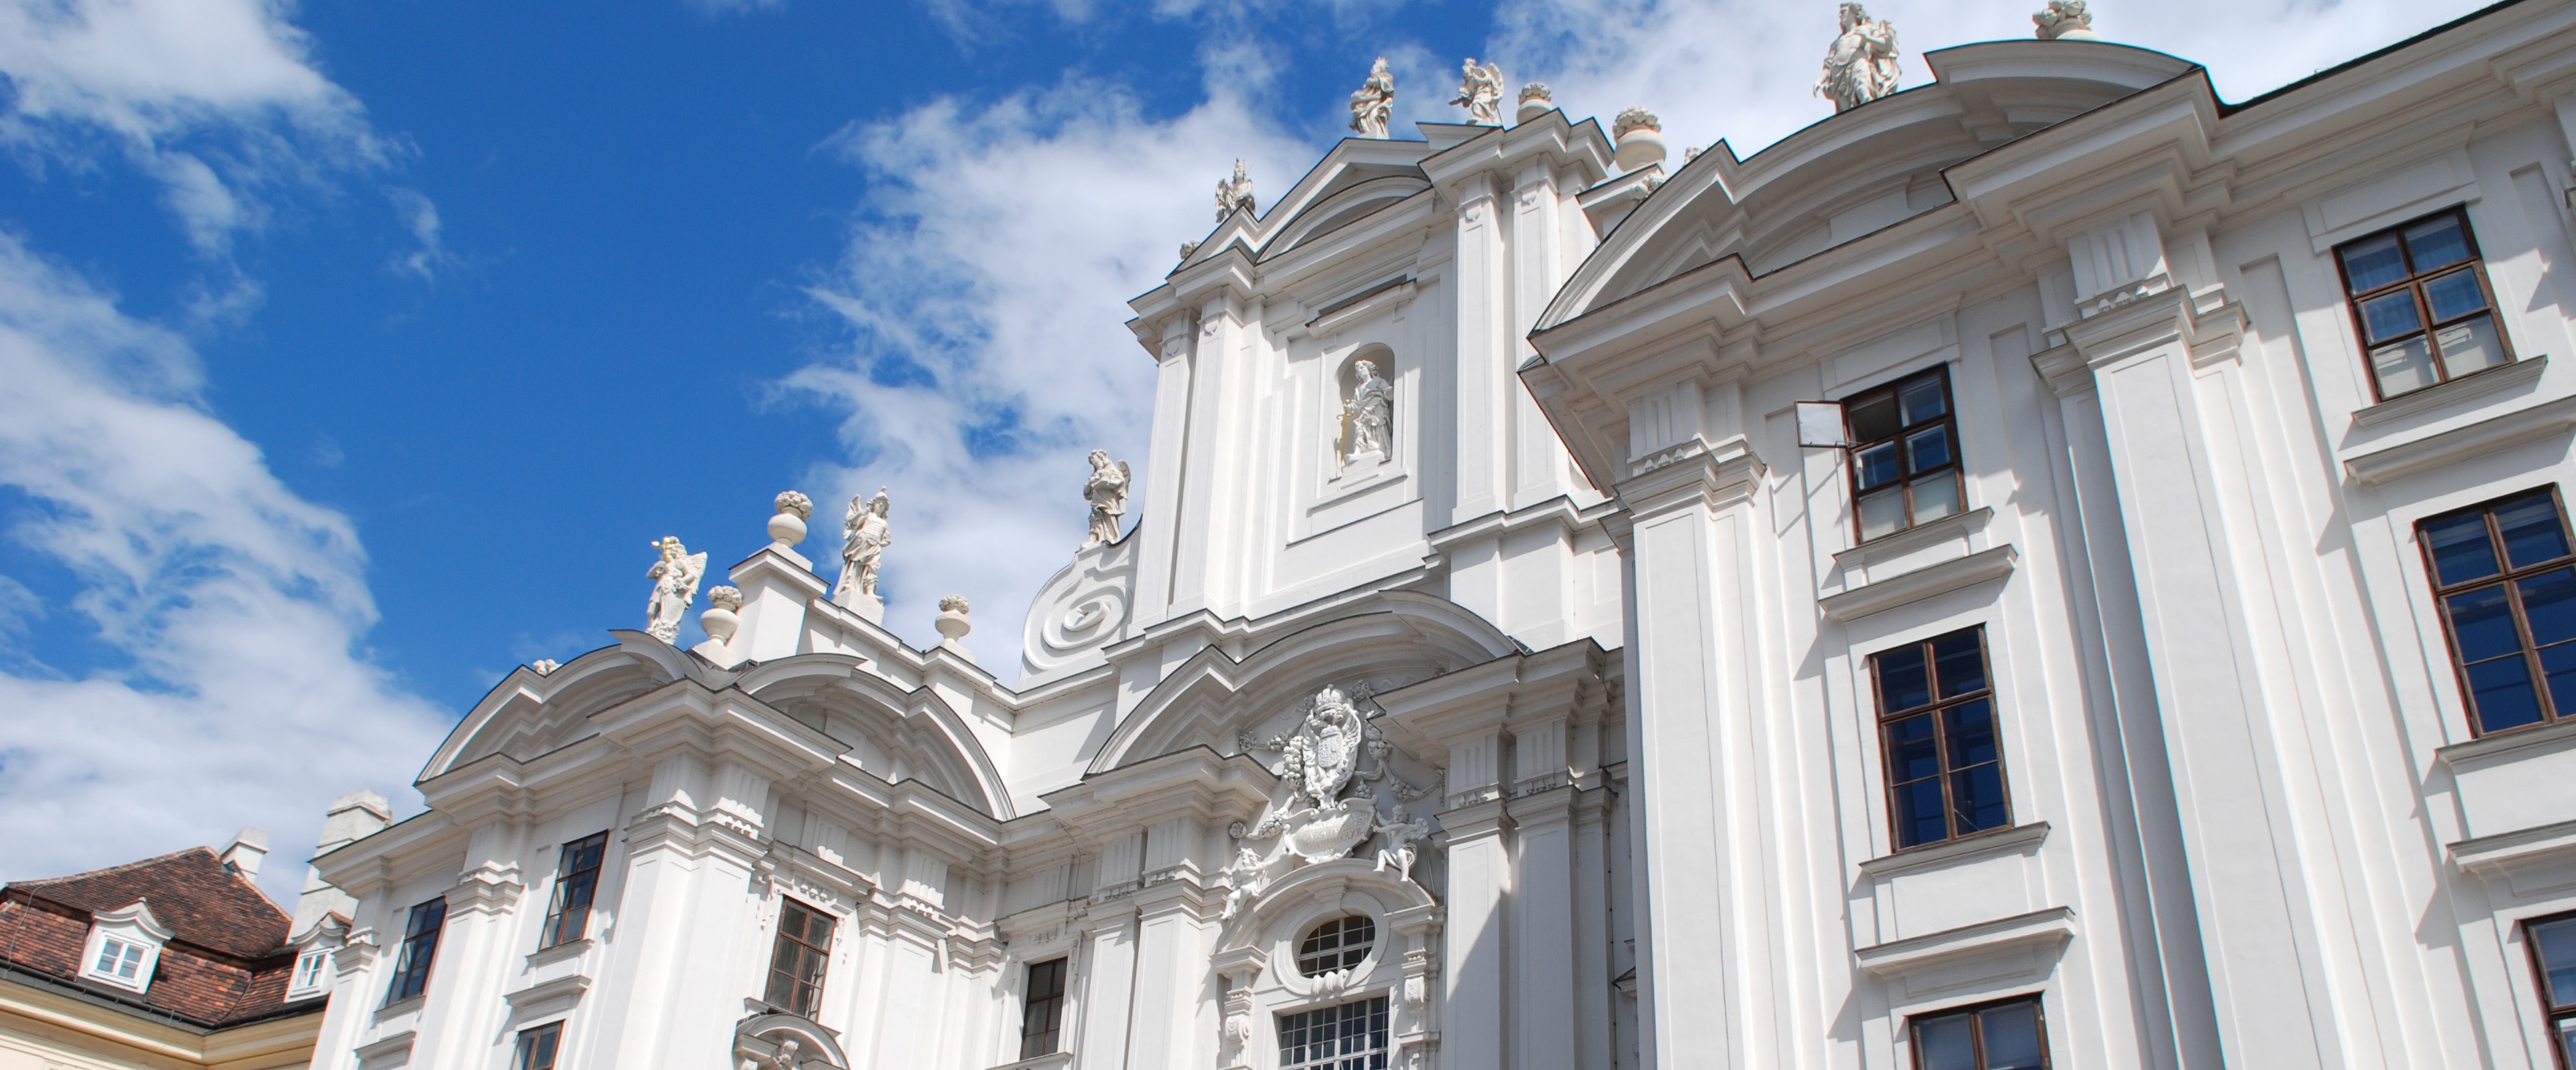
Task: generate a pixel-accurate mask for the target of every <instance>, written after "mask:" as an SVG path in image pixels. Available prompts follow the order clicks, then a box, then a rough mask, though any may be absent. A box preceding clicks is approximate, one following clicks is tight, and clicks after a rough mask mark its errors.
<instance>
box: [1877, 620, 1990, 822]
mask: <svg viewBox="0 0 2576 1070" xmlns="http://www.w3.org/2000/svg"><path fill="white" fill-rule="evenodd" d="M1970 632H1973V633H1975V634H1976V637H1977V659H1978V664H1979V666H1980V667H1981V668H1982V670H1983V671H1984V674H1985V686H1984V687H1982V688H1979V689H1977V690H1975V691H1971V692H1967V693H1964V694H1959V695H1950V696H1943V695H1942V694H1941V689H1940V680H1941V676H1940V668H1939V666H1938V664H1937V661H1936V659H1935V658H1934V657H1933V654H1932V648H1933V644H1935V643H1938V642H1940V641H1941V640H1944V639H1948V638H1951V637H1952V636H1956V635H1960V634H1963V633H1970ZM1908 647H1912V648H1915V649H1919V650H1921V651H1922V652H1923V671H1924V674H1925V675H1924V681H1925V688H1926V690H1927V691H1928V692H1929V693H1930V694H1931V696H1932V698H1931V700H1930V701H1927V702H1925V703H1923V704H1922V705H1919V706H1908V707H1905V708H1904V709H1901V710H1890V709H1888V708H1887V685H1886V683H1885V681H1884V680H1883V679H1882V678H1881V675H1880V665H1879V659H1881V658H1883V657H1885V656H1887V655H1889V654H1893V653H1897V652H1899V651H1902V650H1905V649H1906V648H1908ZM1868 663H1869V685H1870V702H1871V705H1872V706H1873V708H1874V710H1873V713H1872V715H1871V720H1872V726H1873V728H1874V730H1875V731H1876V732H1877V735H1878V770H1879V779H1880V791H1881V792H1882V794H1883V796H1884V798H1885V801H1886V805H1887V839H1888V846H1889V848H1890V849H1891V852H1892V853H1896V854H1902V853H1904V852H1907V851H1915V850H1921V849H1923V848H1926V847H1936V846H1939V845H1941V844H1945V843H1956V842H1958V841H1960V840H1964V839H1967V838H1969V837H1971V836H1982V835H1986V834H1988V833H1995V832H2002V831H2005V830H2007V829H2010V828H2012V827H2014V821H2013V802H2012V774H2011V763H2009V762H2007V761H2005V755H2004V730H2003V703H2002V702H2001V701H2000V700H1999V699H1998V697H1997V696H1996V694H1995V658H1994V647H1993V645H1992V644H1991V643H1989V642H1987V639H1986V626H1985V624H1983V623H1977V624H1971V625H1969V626H1967V627H1965V628H1953V629H1951V630H1949V631H1946V632H1940V633H1938V634H1934V635H1927V636H1923V637H1920V638H1917V639H1910V640H1907V641H1905V642H1902V643H1897V644H1895V645H1892V646H1888V647H1886V648H1883V649H1880V650H1875V651H1872V652H1870V654H1869V655H1868ZM1979 700H1983V701H1984V702H1985V703H1986V716H1987V717H1988V718H1989V719H1990V721H1991V723H1992V725H1993V728H1992V731H1993V732H1994V736H1995V760H1994V766H1995V782H1996V785H1997V787H1998V789H1999V790H2000V791H2002V792H2003V807H2004V819H2003V823H2002V824H1999V825H1994V826H1992V827H1989V828H1980V829H1969V830H1967V831H1964V832H1962V831H1959V829H1958V816H1959V808H1958V800H1957V798H1956V797H1955V796H1954V795H1953V793H1952V784H1951V778H1952V777H1953V776H1955V775H1956V774H1957V773H1959V772H1962V771H1964V770H1966V769H1969V768H1973V767H1974V765H1967V766H1954V765H1952V764H1951V761H1950V734H1949V732H1947V731H1945V730H1944V726H1943V723H1942V715H1943V714H1944V713H1946V712H1947V711H1949V710H1951V709H1953V708H1956V707H1959V706H1965V705H1967V704H1969V703H1971V702H1976V701H1979ZM1916 717H1930V718H1932V719H1933V720H1932V741H1933V747H1934V748H1935V749H1934V752H1933V753H1934V754H1935V755H1936V760H1937V761H1939V762H1940V763H1941V771H1940V773H1939V774H1937V776H1938V778H1939V780H1940V781H1941V826H1942V828H1943V829H1944V830H1946V831H1947V832H1948V834H1947V835H1945V836H1943V837H1941V838H1940V839H1937V840H1924V841H1922V842H1920V843H1906V842H1905V830H1904V827H1903V826H1902V825H1900V824H1899V823H1898V820H1897V813H1898V809H1899V808H1898V805H1897V797H1896V790H1897V788H1898V786H1899V782H1898V781H1897V779H1896V771H1897V769H1896V754H1895V748H1894V741H1893V739H1892V738H1891V737H1890V735H1889V733H1888V729H1889V727H1890V726H1891V725H1893V724H1895V723H1896V722H1898V721H1904V720H1910V719H1912V718H1916ZM1974 764H1984V763H1974ZM1918 779H1919V778H1918ZM1903 783H1906V784H1912V783H1915V781H1913V780H1908V781H1904V782H1903Z"/></svg>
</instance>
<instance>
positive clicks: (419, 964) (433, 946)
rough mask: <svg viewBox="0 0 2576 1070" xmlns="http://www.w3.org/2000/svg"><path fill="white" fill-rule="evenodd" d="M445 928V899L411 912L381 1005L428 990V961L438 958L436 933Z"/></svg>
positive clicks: (437, 899) (444, 897)
mask: <svg viewBox="0 0 2576 1070" xmlns="http://www.w3.org/2000/svg"><path fill="white" fill-rule="evenodd" d="M446 927H447V897H446V896H440V897H438V898H436V899H432V900H430V901H429V902H426V903H422V904H420V905H419V906H416V907H413V908H411V920H410V921H408V922H405V923H404V924H403V942H402V957H400V958H398V959H395V960H394V983H393V987H392V988H389V989H387V990H386V991H385V1002H387V1003H400V1002H402V1001H403V1000H407V999H410V998H412V997H413V996H417V995H419V994H421V993H422V992H425V991H427V990H428V989H429V960H431V959H433V958H436V957H438V933H439V930H441V929H444V928H446Z"/></svg>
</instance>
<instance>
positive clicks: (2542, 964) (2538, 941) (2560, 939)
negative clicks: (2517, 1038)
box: [2522, 914, 2576, 1070]
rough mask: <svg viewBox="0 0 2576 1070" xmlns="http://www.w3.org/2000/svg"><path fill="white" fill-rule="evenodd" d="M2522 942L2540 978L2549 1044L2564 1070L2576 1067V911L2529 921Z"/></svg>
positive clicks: (2543, 1012) (2532, 967) (2526, 923)
mask: <svg viewBox="0 0 2576 1070" xmlns="http://www.w3.org/2000/svg"><path fill="white" fill-rule="evenodd" d="M2522 942H2523V944H2524V945H2526V946H2527V947H2528V948H2529V949H2530V951H2531V972H2532V973H2534V974H2536V975H2538V976H2539V978H2540V1009H2541V1013H2542V1014H2544V1015H2546V1016H2547V1017H2548V1019H2549V1047H2550V1050H2552V1051H2555V1052H2557V1053H2558V1066H2559V1068H2560V1070H2567V1068H2569V1067H2576V914H2561V915H2559V916H2557V917H2554V918H2543V919H2540V920H2538V921H2527V922H2524V923H2523V925H2522Z"/></svg>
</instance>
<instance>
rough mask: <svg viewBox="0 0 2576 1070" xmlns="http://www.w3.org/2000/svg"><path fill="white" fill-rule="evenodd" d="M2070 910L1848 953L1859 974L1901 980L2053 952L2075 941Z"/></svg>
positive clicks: (2045, 911)
mask: <svg viewBox="0 0 2576 1070" xmlns="http://www.w3.org/2000/svg"><path fill="white" fill-rule="evenodd" d="M2075 931H2076V930H2075V911H2074V910H2073V909H2071V908H2068V907H2048V908H2046V909H2042V910H2034V911H2031V912H2030V913H2027V914H2017V915H2014V916H2012V917H2009V918H1998V919H1995V920H1993V921H1985V922H1978V923H1976V924H1973V925H1962V926H1960V927H1958V928H1955V929H1946V930H1943V931H1941V932H1937V933H1929V934H1926V935H1923V936H1916V937H1909V938H1907V939H1903V940H1891V941H1888V942H1887V943H1883V944H1878V945H1875V946H1872V947H1864V948H1861V949H1860V950H1859V951H1857V952H1855V953H1854V956H1855V957H1856V958H1858V959H1859V960H1860V965H1861V968H1862V969H1865V970H1868V971H1869V972H1871V973H1873V974H1876V975H1878V976H1881V977H1902V976H1905V975H1907V974H1912V973H1919V972H1922V971H1925V970H1936V969H1940V968H1943V967H1946V966H1954V965H1957V964H1959V963H1962V962H1967V961H1971V960H1975V959H1981V958H1985V957H1987V956H1990V955H1994V954H1996V953H1999V952H2004V951H2011V950H2017V949H2022V948H2035V949H2042V950H2045V951H2049V952H2054V951H2056V950H2058V949H2060V948H2063V947H2065V946H2066V942H2067V941H2069V940H2072V939H2074V938H2075Z"/></svg>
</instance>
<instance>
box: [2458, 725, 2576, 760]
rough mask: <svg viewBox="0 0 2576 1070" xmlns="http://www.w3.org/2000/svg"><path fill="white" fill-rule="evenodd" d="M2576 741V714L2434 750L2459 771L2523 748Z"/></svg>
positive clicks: (2488, 734) (2509, 729)
mask: <svg viewBox="0 0 2576 1070" xmlns="http://www.w3.org/2000/svg"><path fill="white" fill-rule="evenodd" d="M2571 742H2576V717H2571V718H2567V719H2564V720H2559V721H2554V722H2550V723H2547V724H2533V725H2524V726H2522V727H2520V728H2508V729H2505V730H2504V731H2501V732H2490V733H2487V734H2486V735H2483V736H2479V737H2478V738H2476V739H2472V740H2468V741H2466V742H2461V743H2453V744H2451V745H2450V746H2447V747H2443V748H2441V749H2439V750H2436V751H2434V752H2433V758H2434V760H2436V761H2439V762H2441V763H2442V764H2443V765H2445V766H2448V767H2450V768H2451V770H2452V771H2454V772H2457V771H2459V770H2461V769H2464V768H2469V767H2475V766H2484V765H2490V764H2493V761H2492V759H2497V758H2503V757H2505V756H2507V755H2511V754H2513V752H2515V751H2519V750H2529V749H2532V748H2535V747H2551V746H2553V745H2559V744H2566V743H2571Z"/></svg>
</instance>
